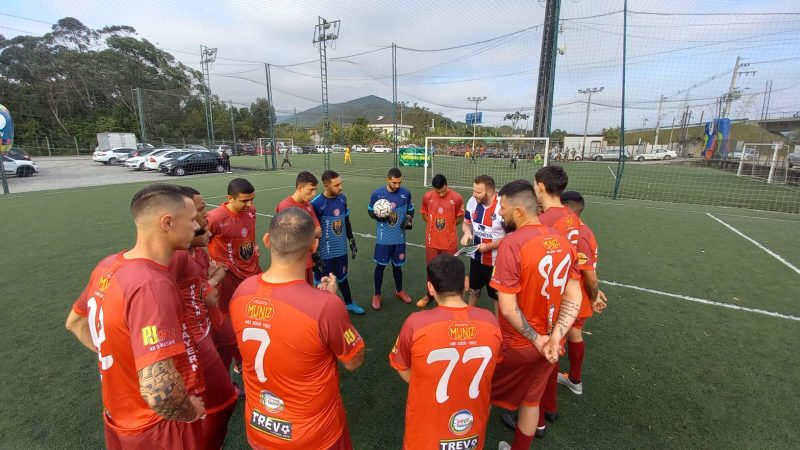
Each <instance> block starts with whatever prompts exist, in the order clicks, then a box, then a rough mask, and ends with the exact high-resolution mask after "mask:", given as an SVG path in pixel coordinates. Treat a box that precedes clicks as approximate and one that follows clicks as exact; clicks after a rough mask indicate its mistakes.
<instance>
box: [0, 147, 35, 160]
mask: <svg viewBox="0 0 800 450" xmlns="http://www.w3.org/2000/svg"><path fill="white" fill-rule="evenodd" d="M4 155H5V156H8V157H9V158H11V159H17V160H25V161H30V160H31V156H30V155H29V154H28V152H26V151H25V150H23V149H22V148H20V147H11V148H10V149H9V150H8V151H7V152H5V153H4Z"/></svg>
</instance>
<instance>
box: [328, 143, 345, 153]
mask: <svg viewBox="0 0 800 450" xmlns="http://www.w3.org/2000/svg"><path fill="white" fill-rule="evenodd" d="M331 151H332V152H336V153H342V152H343V151H344V147H342V146H341V145H339V144H335V145H332V146H331Z"/></svg>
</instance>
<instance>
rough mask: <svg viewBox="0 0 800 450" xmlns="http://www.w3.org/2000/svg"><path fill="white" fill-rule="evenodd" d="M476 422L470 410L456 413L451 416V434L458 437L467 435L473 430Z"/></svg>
mask: <svg viewBox="0 0 800 450" xmlns="http://www.w3.org/2000/svg"><path fill="white" fill-rule="evenodd" d="M474 421H475V418H474V417H473V416H472V413H471V412H470V411H469V410H468V409H462V410H461V411H456V412H455V413H454V414H453V415H452V416H450V432H451V433H453V434H455V435H456V436H461V435H462V434H467V433H469V430H471V429H472V423H473V422H474Z"/></svg>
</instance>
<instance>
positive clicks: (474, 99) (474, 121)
mask: <svg viewBox="0 0 800 450" xmlns="http://www.w3.org/2000/svg"><path fill="white" fill-rule="evenodd" d="M484 100H486V97H467V101H470V102H475V115H474V116H472V157H473V158H474V157H475V132H476V131H477V126H478V103H480V102H482V101H484Z"/></svg>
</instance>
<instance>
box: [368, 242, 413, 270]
mask: <svg viewBox="0 0 800 450" xmlns="http://www.w3.org/2000/svg"><path fill="white" fill-rule="evenodd" d="M372 260H373V261H375V264H380V265H381V266H386V265H389V261H390V260H391V261H392V264H393V265H395V266H398V267H399V266H402V265H403V264H405V263H406V244H405V242H404V243H402V244H394V245H383V244H375V256H374V257H373V258H372Z"/></svg>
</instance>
